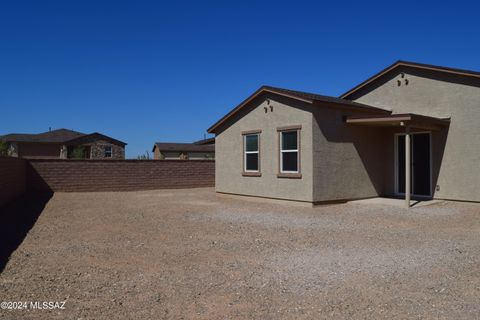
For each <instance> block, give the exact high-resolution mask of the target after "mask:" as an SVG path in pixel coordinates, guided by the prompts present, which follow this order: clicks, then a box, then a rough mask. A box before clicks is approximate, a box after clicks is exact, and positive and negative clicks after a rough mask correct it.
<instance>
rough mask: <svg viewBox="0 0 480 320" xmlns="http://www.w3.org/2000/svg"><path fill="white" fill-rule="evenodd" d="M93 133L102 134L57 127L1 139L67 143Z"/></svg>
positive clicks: (6, 136) (9, 135)
mask: <svg viewBox="0 0 480 320" xmlns="http://www.w3.org/2000/svg"><path fill="white" fill-rule="evenodd" d="M92 135H100V134H99V133H92V134H85V133H82V132H77V131H73V130H68V129H56V130H51V131H47V132H42V133H38V134H28V133H11V134H6V135H4V136H0V139H1V140H4V141H8V142H39V143H67V142H70V141H74V140H76V139H79V138H83V137H89V136H92ZM101 136H102V137H105V138H108V139H109V140H112V142H118V143H119V144H123V145H126V143H124V142H122V141H119V140H116V139H113V138H110V137H108V136H104V135H101Z"/></svg>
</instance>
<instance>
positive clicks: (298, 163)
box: [280, 129, 300, 173]
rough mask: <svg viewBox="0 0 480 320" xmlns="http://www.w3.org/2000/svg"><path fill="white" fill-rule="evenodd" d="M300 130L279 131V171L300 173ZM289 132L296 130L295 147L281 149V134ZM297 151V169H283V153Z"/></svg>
mask: <svg viewBox="0 0 480 320" xmlns="http://www.w3.org/2000/svg"><path fill="white" fill-rule="evenodd" d="M299 131H300V130H298V129H295V130H282V131H280V173H300V149H299V146H300V139H299V137H300V133H299ZM289 132H296V133H297V149H287V150H283V134H284V133H289ZM294 152H296V153H297V170H295V171H291V170H283V154H284V153H294Z"/></svg>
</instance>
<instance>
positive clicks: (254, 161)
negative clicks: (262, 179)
mask: <svg viewBox="0 0 480 320" xmlns="http://www.w3.org/2000/svg"><path fill="white" fill-rule="evenodd" d="M243 171H244V172H245V173H247V174H248V173H259V172H260V132H254V133H245V134H243Z"/></svg>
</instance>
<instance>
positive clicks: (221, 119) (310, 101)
mask: <svg viewBox="0 0 480 320" xmlns="http://www.w3.org/2000/svg"><path fill="white" fill-rule="evenodd" d="M262 92H271V93H275V94H278V95H281V96H285V97H287V98H292V99H296V100H301V101H303V102H306V103H312V102H313V101H312V100H309V99H305V98H299V97H296V96H293V95H289V94H286V93H279V92H276V91H274V90H271V89H267V88H266V86H262V87H260V88H259V89H258V90H257V91H255V92H254V93H253V94H251V95H250V96H249V97H248V98H247V99H245V100H243V101H242V102H241V103H240V104H239V105H238V106H236V107H235V108H233V109H232V110H231V111H230V112H229V113H227V114H226V115H224V116H223V117H222V118H220V120H218V121H217V122H215V123H214V124H213V125H212V126H211V127H210V128H208V129H207V132H208V133H214V130H215V129H216V128H218V127H219V126H220V125H221V124H223V123H224V122H225V121H227V120H228V119H230V118H231V117H232V116H233V115H234V114H235V113H237V111H239V110H240V109H241V108H243V107H244V106H245V105H247V104H248V103H249V102H251V101H252V100H253V99H255V98H256V97H258V96H259V95H260V94H261V93H262Z"/></svg>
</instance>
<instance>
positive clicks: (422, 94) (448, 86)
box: [350, 68, 480, 201]
mask: <svg viewBox="0 0 480 320" xmlns="http://www.w3.org/2000/svg"><path fill="white" fill-rule="evenodd" d="M400 72H404V73H405V78H402V77H401V75H400ZM405 79H408V85H406V83H405ZM398 80H400V83H401V85H400V86H398ZM350 98H351V99H353V100H356V101H358V102H362V103H366V104H369V105H373V106H379V107H388V108H391V109H393V112H394V113H406V112H411V113H419V114H424V115H429V116H434V117H448V116H451V124H450V127H449V128H448V129H447V130H444V131H442V132H435V133H434V136H433V137H432V139H434V141H433V143H432V147H433V150H432V152H433V154H434V159H433V160H434V162H436V164H434V171H435V170H437V171H438V172H437V174H436V175H437V177H435V172H434V174H433V175H434V178H436V180H437V181H436V182H435V183H434V185H433V189H434V190H433V191H434V197H435V198H443V199H453V200H469V201H480V169H479V164H480V139H478V137H480V126H479V125H478V121H479V120H480V80H478V79H472V78H465V77H460V76H453V75H445V74H441V73H434V72H433V71H419V70H415V69H412V68H403V69H399V70H398V71H396V72H395V73H391V74H389V75H387V76H386V77H385V79H384V81H382V82H381V83H380V84H377V85H375V86H370V87H367V88H365V89H363V90H360V91H359V92H358V93H356V94H355V95H353V96H352V97H350ZM390 138H391V141H392V143H393V133H391V135H390ZM390 149H391V150H393V145H392V146H391V148H390ZM389 152H391V151H389ZM389 156H390V157H391V159H390V161H393V155H391V154H390V155H389ZM435 166H436V167H435ZM391 168H392V169H391V170H389V176H388V177H386V180H387V181H393V179H394V178H393V173H394V171H393V163H391ZM436 185H438V187H439V190H438V191H435V187H436ZM389 187H393V183H390V184H389ZM389 192H391V189H390V190H389Z"/></svg>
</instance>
